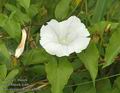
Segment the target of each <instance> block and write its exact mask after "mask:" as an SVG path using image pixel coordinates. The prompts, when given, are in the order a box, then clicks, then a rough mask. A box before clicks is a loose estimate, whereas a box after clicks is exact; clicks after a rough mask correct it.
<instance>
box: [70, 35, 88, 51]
mask: <svg viewBox="0 0 120 93" xmlns="http://www.w3.org/2000/svg"><path fill="white" fill-rule="evenodd" d="M89 42H90V38H86V37H78V38H76V40H75V41H73V42H72V43H71V44H70V45H69V47H70V48H71V50H72V49H73V50H74V52H76V53H80V52H81V51H82V50H84V49H86V48H87V46H88V44H89Z"/></svg>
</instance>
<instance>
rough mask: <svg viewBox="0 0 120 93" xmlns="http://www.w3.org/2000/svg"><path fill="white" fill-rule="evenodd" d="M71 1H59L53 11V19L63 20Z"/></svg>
mask: <svg viewBox="0 0 120 93" xmlns="http://www.w3.org/2000/svg"><path fill="white" fill-rule="evenodd" d="M70 2H71V0H60V2H59V3H58V4H57V6H56V9H55V17H56V18H57V19H60V20H62V19H64V18H65V17H66V16H67V14H68V11H69V4H70Z"/></svg>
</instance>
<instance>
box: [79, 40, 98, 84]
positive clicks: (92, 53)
mask: <svg viewBox="0 0 120 93" xmlns="http://www.w3.org/2000/svg"><path fill="white" fill-rule="evenodd" d="M78 57H79V58H80V60H81V61H82V62H83V64H84V65H85V67H86V68H87V69H88V71H89V72H90V75H91V77H92V80H93V83H94V84H95V78H96V76H97V72H98V58H99V52H98V49H97V47H96V45H95V44H94V43H93V42H91V44H90V45H89V46H88V48H87V49H86V50H85V51H83V52H82V53H80V54H78Z"/></svg>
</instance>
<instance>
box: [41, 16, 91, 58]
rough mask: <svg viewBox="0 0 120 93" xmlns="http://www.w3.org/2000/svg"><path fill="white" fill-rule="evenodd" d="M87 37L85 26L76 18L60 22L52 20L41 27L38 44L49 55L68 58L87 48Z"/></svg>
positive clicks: (88, 40)
mask: <svg viewBox="0 0 120 93" xmlns="http://www.w3.org/2000/svg"><path fill="white" fill-rule="evenodd" d="M89 35H90V34H89V32H88V30H87V28H86V27H85V25H84V24H83V23H81V21H80V19H79V18H77V17H76V16H71V17H70V18H68V19H67V20H65V21H62V22H58V21H56V20H54V19H52V20H51V21H50V22H48V23H47V25H43V26H42V27H41V30H40V38H41V39H40V44H41V46H42V47H43V48H44V49H45V50H46V51H47V52H48V53H49V54H51V55H56V56H58V57H62V56H69V55H70V54H71V53H73V52H75V53H80V52H81V51H82V50H84V49H86V48H87V46H88V44H89V42H90V38H89V37H88V36H89Z"/></svg>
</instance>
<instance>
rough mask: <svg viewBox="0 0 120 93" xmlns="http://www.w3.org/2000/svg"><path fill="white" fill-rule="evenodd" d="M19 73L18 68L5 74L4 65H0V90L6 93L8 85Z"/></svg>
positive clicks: (5, 68)
mask: <svg viewBox="0 0 120 93" xmlns="http://www.w3.org/2000/svg"><path fill="white" fill-rule="evenodd" d="M18 73H19V71H18V69H13V70H12V71H11V72H9V73H8V75H7V67H6V65H0V92H1V93H7V88H8V86H9V85H10V84H11V83H12V82H13V80H14V78H15V76H16V75H17V74H18Z"/></svg>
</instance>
